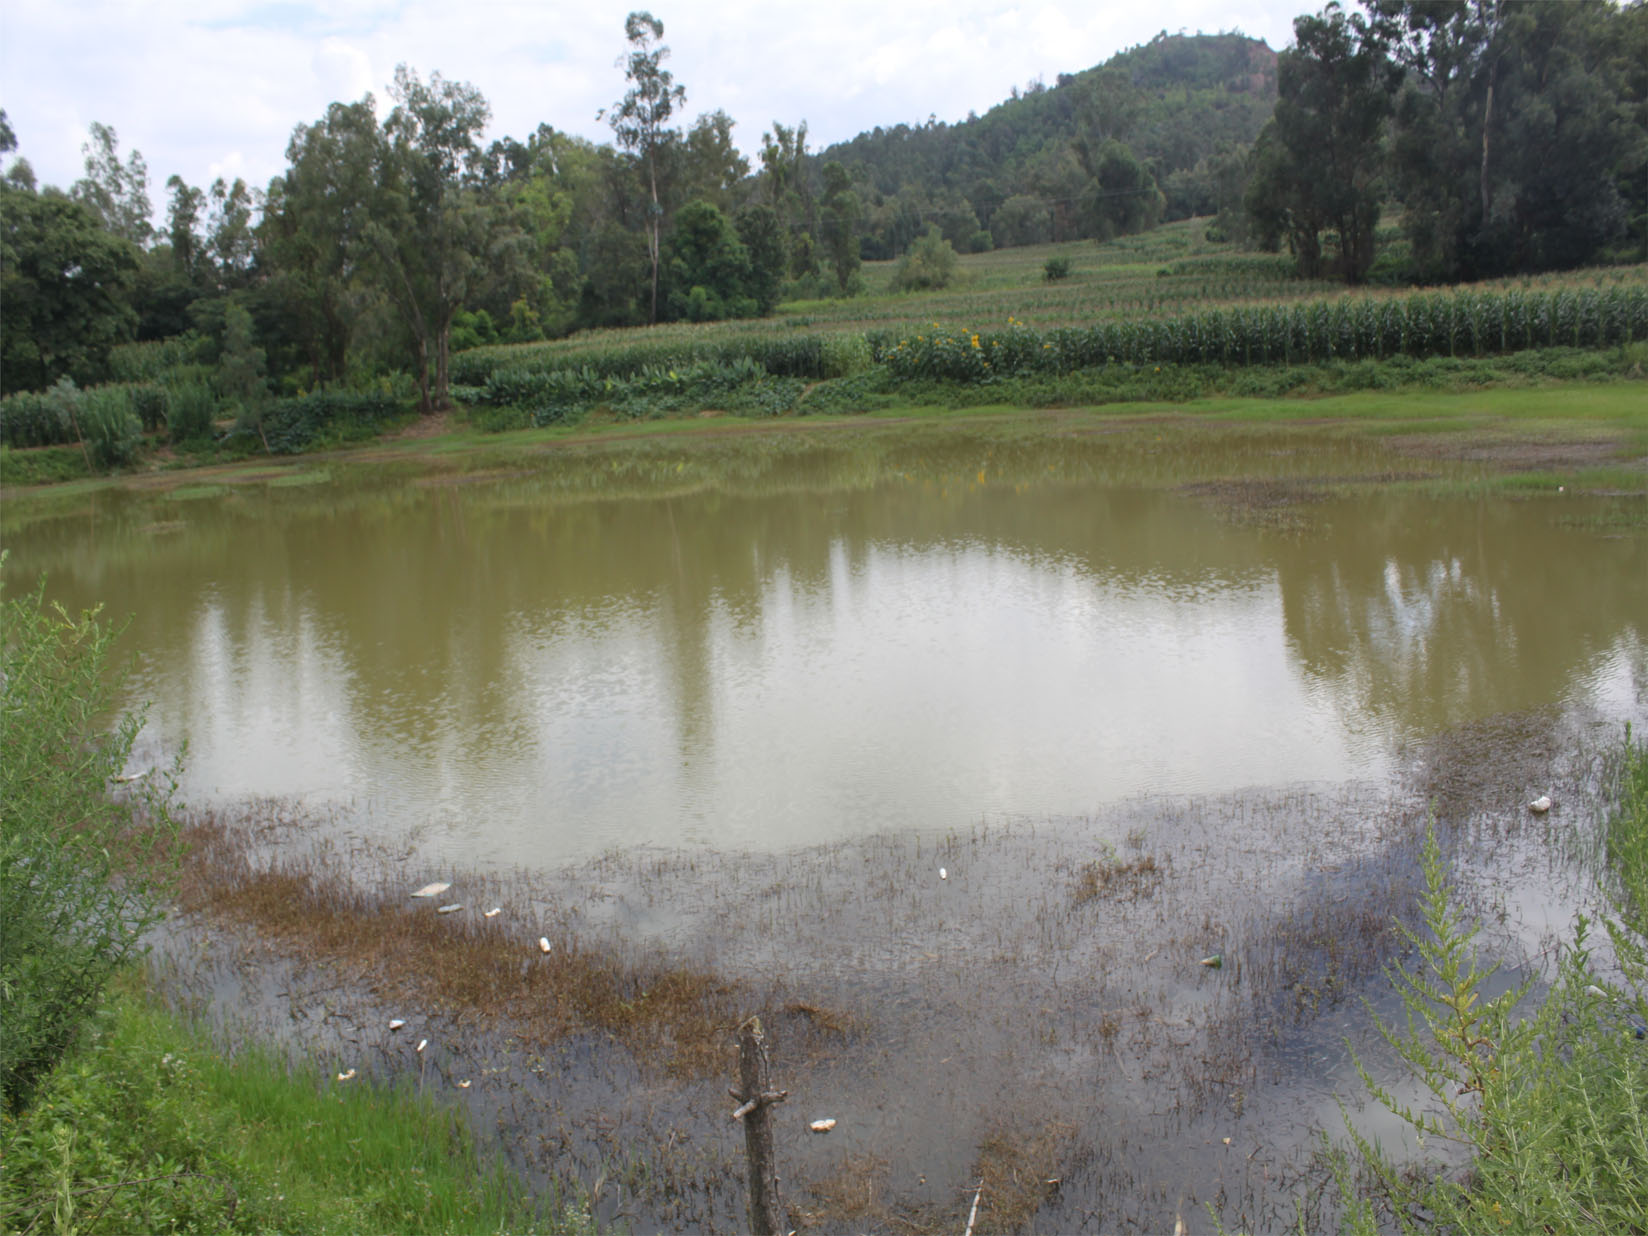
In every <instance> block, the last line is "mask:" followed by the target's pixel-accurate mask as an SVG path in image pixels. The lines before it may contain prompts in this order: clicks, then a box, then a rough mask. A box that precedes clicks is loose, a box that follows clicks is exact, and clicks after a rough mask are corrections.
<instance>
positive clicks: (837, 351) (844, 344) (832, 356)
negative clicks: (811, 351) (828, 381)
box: [823, 333, 875, 378]
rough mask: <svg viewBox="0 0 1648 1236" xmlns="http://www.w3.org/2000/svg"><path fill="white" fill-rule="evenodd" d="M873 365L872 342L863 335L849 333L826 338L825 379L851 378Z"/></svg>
mask: <svg viewBox="0 0 1648 1236" xmlns="http://www.w3.org/2000/svg"><path fill="white" fill-rule="evenodd" d="M873 364H875V357H874V356H873V355H872V354H871V351H870V341H869V340H868V339H866V338H865V337H864V336H863V335H861V334H857V333H847V334H840V335H826V336H825V337H824V373H823V376H824V377H826V378H846V377H851V376H852V375H853V374H855V373H861V372H863V371H864V370H866V369H868V368H869V367H870V366H871V365H873Z"/></svg>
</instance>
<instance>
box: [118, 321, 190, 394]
mask: <svg viewBox="0 0 1648 1236" xmlns="http://www.w3.org/2000/svg"><path fill="white" fill-rule="evenodd" d="M203 342H204V341H203V340H202V339H201V337H200V336H199V335H196V334H192V333H191V334H183V335H175V336H173V337H172V338H170V339H150V340H146V341H144V342H142V343H121V344H116V345H115V346H114V347H112V348H110V349H109V376H110V377H111V378H113V379H114V380H115V381H116V382H159V383H170V382H171V380H172V378H173V376H174V374H175V373H176V371H177V370H178V369H180V368H186V367H192V366H194V365H196V364H197V363H198V362H199V361H200V350H201V345H202V343H203Z"/></svg>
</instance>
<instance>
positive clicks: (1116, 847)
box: [156, 714, 1618, 1232]
mask: <svg viewBox="0 0 1648 1236" xmlns="http://www.w3.org/2000/svg"><path fill="white" fill-rule="evenodd" d="M1617 736H1618V735H1617V729H1616V728H1615V727H1614V726H1612V725H1610V724H1606V723H1605V722H1604V721H1603V720H1602V719H1599V718H1585V719H1579V720H1576V719H1574V718H1572V717H1562V716H1557V715H1555V714H1531V715H1519V716H1516V717H1507V718H1498V719H1495V720H1494V721H1492V722H1489V723H1484V724H1482V725H1479V726H1474V727H1470V728H1468V729H1462V730H1457V731H1454V732H1451V733H1449V734H1447V735H1445V736H1443V737H1442V738H1440V739H1438V740H1436V741H1434V742H1432V743H1428V744H1426V745H1424V746H1423V747H1421V748H1416V749H1415V750H1413V751H1410V752H1408V753H1406V755H1405V758H1404V761H1403V773H1402V775H1401V776H1400V777H1399V778H1398V779H1396V780H1395V781H1393V782H1392V783H1390V784H1379V785H1371V784H1352V785H1317V786H1294V787H1287V788H1279V789H1274V788H1273V789H1257V790H1253V791H1249V792H1246V793H1242V794H1236V795H1229V796H1223V797H1217V798H1193V799H1179V798H1166V797H1152V798H1148V799H1140V800H1136V801H1133V802H1129V803H1126V804H1123V805H1121V806H1119V807H1116V808H1113V809H1109V810H1106V811H1104V812H1103V813H1102V814H1097V815H1094V816H1092V817H1088V818H1080V819H1043V820H1029V819H1000V820H981V821H978V822H976V823H971V824H967V825H964V826H963V825H958V827H957V828H956V829H954V830H952V831H949V832H947V833H943V834H906V835H890V836H879V837H873V838H868V839H862V840H854V841H849V842H843V843H839V844H834V845H830V846H824V847H816V848H811V849H806V850H800V851H792V852H786V853H780V854H762V853H747V854H724V853H711V852H660V851H654V850H637V851H629V852H621V853H612V854H609V855H608V856H606V857H604V858H602V859H600V860H598V861H595V862H592V863H588V864H584V865H580V866H577V867H573V868H568V869H565V870H559V871H554V872H535V873H518V874H511V875H501V876H500V875H485V876H483V875H474V874H468V873H464V872H462V871H440V872H431V871H427V870H422V869H416V870H415V869H413V868H411V867H409V866H408V865H407V864H406V863H405V862H404V861H402V859H401V858H400V857H399V856H397V855H394V854H389V853H385V852H383V851H382V850H381V849H378V848H374V847H369V846H367V845H365V844H364V843H359V844H351V843H349V842H347V841H342V840H335V839H334V840H327V839H326V838H328V837H329V836H330V835H331V834H330V833H329V832H328V826H327V822H326V821H325V820H317V819H315V818H314V817H312V816H310V815H305V814H302V813H297V812H283V811H281V810H279V809H277V808H275V807H274V806H272V805H269V804H263V805H261V806H255V807H252V808H249V809H248V810H247V811H246V812H243V813H238V814H237V815H236V816H235V817H233V818H221V817H220V818H216V819H210V820H201V821H197V830H198V831H197V833H196V838H197V841H199V842H200V843H201V845H200V848H199V850H198V851H197V858H196V860H195V861H194V862H193V863H192V865H191V869H190V872H189V879H188V881H187V883H186V886H185V890H184V891H185V900H186V904H187V906H188V909H189V912H188V913H187V914H186V915H184V916H183V917H182V918H180V919H179V920H178V921H177V922H176V923H175V924H174V926H173V928H172V930H171V932H170V934H169V935H168V936H167V937H166V939H165V940H164V941H163V942H162V947H161V948H160V949H159V951H158V953H157V959H156V960H157V969H158V972H159V973H160V974H161V976H162V979H163V983H164V985H165V986H166V988H167V989H168V990H169V991H171V992H172V993H173V994H174V995H175V996H176V997H177V998H179V999H181V1000H189V1001H192V1002H193V1003H195V1004H196V1005H197V1006H198V1007H200V1008H201V1009H202V1010H203V1011H205V1012H206V1013H207V1014H208V1015H209V1017H210V1018H211V1019H212V1020H214V1022H215V1023H216V1024H217V1025H218V1026H219V1027H220V1030H221V1032H222V1033H223V1035H224V1036H225V1038H226V1040H227V1041H229V1042H233V1041H234V1040H235V1039H237V1038H238V1037H241V1036H246V1035H257V1036H259V1037H267V1036H268V1035H269V1034H270V1033H271V1032H273V1034H274V1035H275V1036H276V1037H277V1038H279V1039H282V1040H284V1041H285V1042H287V1043H288V1044H289V1045H290V1047H291V1049H292V1051H293V1053H294V1061H295V1064H296V1067H298V1068H301V1069H306V1070H311V1071H313V1072H314V1074H315V1075H316V1077H317V1079H324V1084H336V1083H333V1082H331V1081H330V1079H331V1078H333V1077H335V1075H336V1074H337V1073H338V1072H342V1071H345V1070H346V1069H349V1068H355V1069H357V1070H359V1073H360V1074H364V1075H366V1076H370V1077H377V1078H390V1077H396V1076H407V1077H411V1078H414V1079H416V1080H417V1081H418V1083H419V1084H420V1085H422V1086H424V1087H425V1088H426V1089H429V1090H431V1091H435V1092H438V1093H441V1094H443V1095H445V1096H447V1097H449V1098H450V1099H451V1100H452V1101H453V1102H454V1103H460V1104H462V1105H464V1106H465V1107H467V1108H468V1109H469V1111H470V1113H471V1115H472V1117H473V1118H474V1122H475V1124H476V1126H477V1128H479V1129H480V1130H482V1131H483V1133H486V1134H495V1143H496V1145H497V1146H498V1148H499V1149H500V1150H501V1151H502V1152H503V1153H504V1154H505V1156H506V1157H507V1158H508V1159H509V1161H510V1162H511V1163H512V1164H513V1165H514V1166H515V1167H516V1168H517V1169H518V1170H520V1171H521V1172H522V1173H523V1174H524V1176H525V1177H526V1178H527V1179H528V1180H529V1181H530V1182H531V1184H532V1186H533V1187H534V1188H535V1189H536V1190H537V1191H538V1192H539V1193H540V1194H541V1195H543V1196H546V1197H549V1196H556V1195H558V1194H559V1195H566V1194H568V1193H570V1194H573V1195H576V1194H579V1193H582V1194H584V1195H586V1196H588V1197H589V1199H590V1200H591V1202H592V1205H593V1208H594V1211H595V1213H596V1215H597V1217H598V1218H599V1219H601V1220H602V1221H604V1222H616V1223H622V1224H625V1225H627V1226H629V1227H632V1228H635V1229H638V1230H653V1229H668V1230H682V1231H685V1230H722V1231H736V1230H740V1229H741V1228H742V1227H743V1225H744V1218H743V1186H742V1163H741V1158H740V1156H741V1152H742V1136H741V1133H740V1131H739V1129H738V1127H737V1126H735V1125H733V1124H731V1122H730V1121H729V1120H728V1118H727V1117H728V1113H729V1112H730V1110H731V1108H732V1106H733V1104H732V1103H731V1102H730V1101H729V1100H728V1099H727V1098H726V1089H727V1086H728V1085H729V1084H731V1082H732V1081H733V1078H734V1047H733V1028H734V1027H735V1026H736V1025H737V1023H738V1022H739V1021H740V1020H742V1019H743V1018H744V1017H746V1016H748V1015H749V1014H751V1013H759V1014H760V1015H761V1016H762V1018H763V1022H764V1023H765V1025H766V1027H767V1030H768V1033H769V1039H770V1042H771V1053H772V1061H773V1069H774V1075H775V1080H776V1081H777V1083H778V1084H779V1085H781V1086H783V1087H784V1088H786V1089H788V1090H789V1091H790V1094H791V1097H790V1100H789V1102H788V1103H786V1104H785V1105H783V1106H782V1107H781V1108H779V1109H778V1150H779V1155H780V1173H781V1176H782V1191H783V1197H784V1201H785V1203H786V1204H787V1206H788V1207H789V1213H790V1217H791V1220H792V1222H794V1223H796V1224H797V1225H798V1226H800V1227H803V1228H816V1229H818V1230H823V1231H831V1230H841V1229H844V1228H852V1229H854V1230H863V1231H885V1232H895V1231H897V1232H904V1231H957V1230H960V1229H961V1228H962V1227H963V1226H964V1225H965V1223H966V1218H967V1214H968V1210H969V1208H970V1205H971V1203H972V1199H973V1196H974V1193H975V1190H976V1189H977V1187H978V1182H979V1181H980V1180H983V1181H984V1190H983V1194H982V1199H981V1202H980V1207H979V1215H978V1225H977V1228H976V1229H975V1230H978V1231H1007V1230H1021V1229H1033V1230H1042V1231H1082V1230H1088V1231H1098V1230H1107V1231H1108V1230H1117V1229H1123V1230H1125V1229H1128V1228H1136V1229H1138V1230H1143V1231H1163V1230H1171V1229H1172V1227H1173V1224H1174V1222H1175V1218H1176V1217H1182V1218H1183V1219H1184V1221H1185V1223H1186V1224H1187V1227H1188V1228H1189V1230H1202V1229H1205V1228H1209V1227H1211V1220H1210V1218H1209V1208H1211V1211H1212V1213H1213V1214H1215V1215H1217V1216H1218V1217H1219V1219H1220V1221H1221V1222H1223V1223H1225V1224H1226V1225H1228V1226H1233V1227H1234V1226H1240V1227H1245V1228H1249V1229H1259V1230H1267V1229H1274V1228H1279V1227H1283V1226H1286V1225H1288V1224H1289V1223H1292V1222H1294V1221H1295V1218H1296V1211H1295V1204H1296V1199H1301V1198H1302V1199H1304V1203H1305V1204H1306V1205H1307V1207H1312V1208H1315V1209H1312V1210H1310V1211H1308V1213H1310V1214H1313V1215H1316V1216H1318V1217H1323V1218H1325V1215H1323V1212H1322V1211H1321V1210H1320V1206H1321V1205H1322V1204H1323V1203H1321V1202H1320V1201H1319V1200H1316V1194H1317V1190H1319V1189H1320V1188H1321V1187H1322V1186H1323V1185H1324V1184H1325V1183H1326V1176H1325V1173H1324V1172H1323V1170H1322V1169H1321V1167H1320V1165H1319V1164H1318V1162H1317V1160H1316V1157H1315V1153H1314V1152H1315V1149H1316V1144H1317V1143H1316V1134H1317V1131H1318V1130H1319V1129H1324V1128H1325V1129H1328V1130H1330V1131H1333V1130H1337V1129H1339V1128H1340V1127H1341V1125H1340V1117H1339V1114H1338V1107H1337V1103H1336V1096H1338V1097H1343V1098H1344V1099H1346V1100H1347V1101H1348V1102H1349V1103H1350V1104H1351V1107H1352V1110H1353V1112H1354V1113H1355V1115H1356V1118H1357V1119H1358V1120H1360V1121H1363V1122H1365V1123H1366V1127H1367V1128H1369V1129H1372V1130H1375V1131H1378V1132H1380V1133H1382V1134H1384V1135H1386V1136H1387V1137H1388V1136H1390V1135H1391V1134H1393V1133H1394V1128H1393V1127H1391V1126H1388V1125H1386V1124H1382V1123H1381V1122H1380V1120H1379V1113H1378V1111H1377V1110H1373V1111H1369V1110H1367V1109H1366V1108H1363V1107H1361V1106H1360V1104H1359V1098H1358V1096H1359V1095H1360V1094H1361V1088H1360V1085H1359V1083H1358V1081H1357V1079H1356V1076H1355V1073H1354V1068H1353V1064H1352V1059H1351V1051H1352V1050H1353V1049H1354V1050H1355V1051H1356V1052H1357V1053H1359V1054H1360V1055H1361V1056H1362V1058H1363V1060H1364V1062H1366V1063H1368V1064H1369V1065H1370V1066H1371V1067H1373V1068H1374V1069H1376V1070H1387V1071H1388V1068H1389V1062H1388V1060H1386V1059H1385V1058H1384V1056H1383V1054H1382V1052H1381V1049H1380V1046H1379V1042H1378V1040H1377V1036H1376V1035H1375V1034H1374V1032H1373V1026H1372V1023H1371V1020H1370V1018H1369V1015H1368V1013H1367V1011H1366V1010H1365V1009H1364V1007H1363V1004H1362V1001H1363V999H1364V998H1365V999H1367V1000H1370V1001H1372V1003H1373V1004H1374V1006H1375V1007H1376V1008H1378V1009H1382V1010H1383V1011H1384V1012H1385V1013H1386V1014H1387V1015H1389V1014H1390V1013H1391V1012H1392V1011H1393V1010H1392V1009H1391V1007H1390V1000H1389V998H1388V989H1387V986H1386V983H1385V981H1384V979H1383V978H1382V976H1381V974H1380V968H1381V967H1382V966H1383V965H1385V964H1387V963H1389V962H1392V961H1398V962H1399V961H1400V960H1401V959H1402V953H1401V941H1400V936H1399V934H1398V933H1397V931H1396V930H1395V928H1394V924H1395V923H1396V922H1398V921H1403V920H1406V919H1407V917H1408V916H1409V915H1410V914H1411V913H1412V909H1413V900H1414V893H1415V891H1416V889H1417V888H1418V887H1419V883H1420V877H1419V873H1418V870H1417V863H1416V854H1417V847H1418V842H1419V838H1420V837H1421V835H1422V832H1423V828H1424V825H1425V821H1426V819H1427V817H1428V816H1429V814H1430V812H1431V811H1432V809H1433V805H1434V810H1435V811H1436V812H1437V817H1438V821H1439V826H1440V830H1441V834H1442V837H1443V840H1444V842H1445V845H1446V847H1447V849H1448V851H1449V853H1450V855H1451V857H1452V861H1453V864H1454V869H1455V871H1456V872H1457V873H1458V875H1459V878H1460V879H1461V881H1462V883H1463V886H1464V892H1465V896H1466V902H1467V905H1468V906H1469V907H1470V908H1471V909H1472V910H1474V911H1475V912H1476V913H1477V914H1478V915H1480V916H1481V917H1482V918H1483V919H1484V921H1485V923H1486V924H1487V931H1486V935H1485V943H1486V944H1487V945H1488V946H1489V947H1490V948H1491V950H1492V951H1493V953H1494V954H1495V955H1496V956H1498V957H1500V958H1502V959H1504V960H1505V961H1507V962H1508V963H1509V967H1508V969H1507V971H1506V972H1505V974H1504V975H1503V979H1504V981H1505V982H1506V983H1509V982H1510V981H1512V979H1513V978H1514V977H1515V976H1516V975H1517V974H1518V973H1520V972H1521V969H1520V968H1521V967H1526V966H1534V967H1537V966H1539V965H1540V964H1541V962H1542V958H1544V957H1545V956H1547V955H1548V954H1549V953H1550V952H1551V951H1552V950H1553V949H1554V947H1555V943H1556V941H1557V939H1559V938H1560V936H1561V935H1562V934H1563V933H1564V932H1565V931H1566V929H1567V926H1568V923H1569V922H1570V920H1571V917H1572V914H1573V912H1574V911H1575V910H1576V909H1586V910H1587V911H1593V910H1594V909H1595V908H1596V907H1595V905H1594V904H1593V902H1594V894H1593V891H1592V887H1591V884H1590V881H1589V878H1588V876H1587V875H1586V872H1587V870H1588V869H1589V868H1588V865H1587V842H1586V839H1587V837H1588V836H1589V835H1590V831H1591V829H1592V827H1593V825H1594V822H1595V814H1596V802H1595V795H1596V793H1597V784H1596V783H1597V775H1598V769H1599V767H1600V763H1599V758H1600V757H1599V753H1600V751H1601V750H1602V749H1603V748H1604V747H1605V746H1606V745H1607V744H1608V743H1609V742H1612V741H1615V740H1617ZM1545 792H1550V793H1552V795H1553V797H1555V798H1556V800H1557V804H1558V805H1557V808H1556V809H1555V810H1554V811H1553V812H1552V813H1551V814H1550V815H1549V816H1546V817H1534V816H1531V815H1530V814H1529V813H1528V812H1527V810H1526V806H1525V804H1526V802H1527V801H1528V799H1529V798H1530V797H1532V796H1533V795H1534V794H1536V793H1545ZM433 879H438V880H440V881H442V882H447V881H450V883H451V885H452V887H451V888H450V889H449V890H446V891H445V892H443V893H442V894H441V895H440V896H439V897H436V898H430V899H414V898H411V897H410V896H409V895H408V894H409V893H410V892H411V891H413V890H414V889H416V888H418V887H419V886H420V885H422V884H424V883H425V882H426V881H428V880H433ZM450 905H459V906H461V907H462V908H461V909H458V910H453V911H451V912H449V913H445V914H442V913H440V909H441V907H443V906H450ZM494 908H496V909H497V910H498V913H497V914H496V915H493V916H491V917H487V912H488V911H490V910H492V909H494ZM540 940H544V941H547V942H548V944H549V951H548V952H547V953H546V952H544V951H543V949H542V946H541V944H540ZM1215 959H1216V960H1217V964H1204V963H1206V962H1213V961H1214V960H1215ZM392 1018H403V1019H405V1022H406V1024H405V1026H404V1027H402V1028H400V1029H398V1030H394V1029H391V1028H390V1021H391V1019H392ZM420 1040H427V1044H426V1046H425V1048H424V1050H422V1051H421V1052H420V1051H419V1050H418V1049H417V1044H418V1042H419V1041H420ZM823 1117H829V1118H834V1119H835V1120H836V1121H837V1125H836V1127H835V1129H834V1131H833V1132H831V1133H829V1134H828V1135H825V1136H817V1135H813V1134H810V1133H809V1132H808V1130H807V1123H808V1121H810V1120H813V1119H817V1118H823Z"/></svg>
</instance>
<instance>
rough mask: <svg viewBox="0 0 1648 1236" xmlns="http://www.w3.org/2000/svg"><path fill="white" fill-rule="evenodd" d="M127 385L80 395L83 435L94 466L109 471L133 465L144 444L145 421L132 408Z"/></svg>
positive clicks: (130, 394)
mask: <svg viewBox="0 0 1648 1236" xmlns="http://www.w3.org/2000/svg"><path fill="white" fill-rule="evenodd" d="M132 404H133V399H132V389H131V388H130V387H127V386H95V387H93V388H92V389H91V390H88V391H82V392H81V395H80V418H79V419H80V433H81V435H82V437H83V439H84V441H85V443H86V447H87V450H88V451H90V453H91V457H92V463H93V465H94V466H96V467H99V468H103V469H109V468H118V467H121V466H123V465H125V464H129V463H131V461H132V460H133V459H135V458H136V457H137V450H138V447H140V446H141V445H142V444H143V422H142V421H141V420H139V419H138V415H137V412H136V411H134V410H133V407H132Z"/></svg>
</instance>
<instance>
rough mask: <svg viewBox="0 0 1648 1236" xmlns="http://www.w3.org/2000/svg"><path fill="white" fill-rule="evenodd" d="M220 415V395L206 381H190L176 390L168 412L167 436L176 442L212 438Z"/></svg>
mask: <svg viewBox="0 0 1648 1236" xmlns="http://www.w3.org/2000/svg"><path fill="white" fill-rule="evenodd" d="M216 417H217V396H216V395H215V394H213V393H212V388H211V386H210V385H208V384H207V383H205V382H189V383H186V384H184V385H182V386H179V387H177V388H176V389H175V390H174V391H173V392H172V397H171V402H170V405H169V406H168V408H167V412H166V436H167V437H169V438H170V439H171V440H172V441H173V442H194V441H199V440H201V439H203V438H209V437H211V434H212V422H213V420H214V419H215V418H216Z"/></svg>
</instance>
